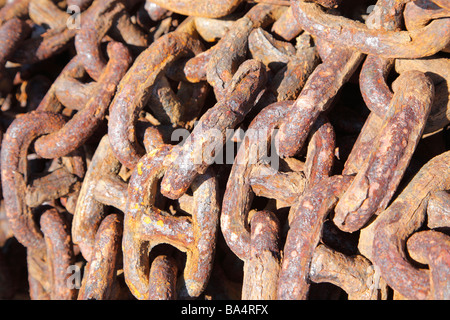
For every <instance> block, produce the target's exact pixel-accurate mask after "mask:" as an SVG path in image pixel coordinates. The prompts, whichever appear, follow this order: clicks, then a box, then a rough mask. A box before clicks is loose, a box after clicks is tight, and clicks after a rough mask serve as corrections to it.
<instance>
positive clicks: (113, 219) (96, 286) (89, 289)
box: [78, 213, 123, 300]
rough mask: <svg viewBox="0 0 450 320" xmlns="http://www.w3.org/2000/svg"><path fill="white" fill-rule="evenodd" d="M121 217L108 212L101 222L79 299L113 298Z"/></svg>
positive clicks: (119, 243)
mask: <svg viewBox="0 0 450 320" xmlns="http://www.w3.org/2000/svg"><path fill="white" fill-rule="evenodd" d="M122 228H123V217H122V216H121V215H119V214H114V213H113V214H110V215H108V216H106V217H105V218H104V219H103V221H102V222H101V224H100V226H99V228H98V231H97V234H96V235H95V244H94V248H93V256H92V259H91V260H90V261H89V262H88V264H87V266H86V269H85V270H86V272H87V274H86V275H85V276H84V277H85V281H84V282H83V286H82V287H81V288H80V292H79V294H78V299H79V300H108V299H111V298H114V296H113V292H114V285H117V270H118V265H119V261H120V260H119V259H120V258H121V250H120V248H121V243H122Z"/></svg>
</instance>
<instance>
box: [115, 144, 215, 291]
mask: <svg viewBox="0 0 450 320" xmlns="http://www.w3.org/2000/svg"><path fill="white" fill-rule="evenodd" d="M172 148H173V147H172V146H169V145H162V146H160V147H158V148H157V149H155V150H153V151H152V152H151V153H148V154H147V155H145V156H144V157H143V158H141V159H140V160H139V162H138V163H137V165H136V169H135V170H133V174H132V176H131V178H130V182H129V185H128V202H127V210H126V212H125V223H124V236H123V244H122V246H123V250H124V252H123V254H124V273H125V281H126V282H127V284H128V287H129V288H130V290H131V292H132V294H133V295H134V296H135V297H136V298H138V299H148V296H149V293H148V288H149V272H150V270H149V261H148V260H149V257H148V252H150V251H151V249H152V248H153V247H154V246H156V245H157V244H160V243H168V244H171V245H173V246H175V247H176V248H178V249H179V250H181V251H183V252H186V259H187V260H186V266H185V270H184V272H183V281H184V284H183V285H184V287H185V290H186V291H187V293H188V295H189V296H191V297H197V296H198V295H200V294H201V293H202V292H203V290H204V289H205V287H206V285H207V283H208V279H209V277H210V273H211V270H212V263H213V258H214V253H215V245H216V235H217V228H218V222H219V203H218V198H217V196H218V195H217V181H216V178H215V177H214V175H213V174H212V172H210V171H207V172H206V173H205V174H203V175H200V176H198V177H197V179H196V180H195V181H194V182H193V184H192V190H193V196H194V203H193V212H192V213H191V214H192V217H190V216H172V215H170V214H169V213H167V212H165V211H162V210H160V209H158V208H157V207H156V206H155V203H154V202H155V191H156V189H157V188H156V185H157V182H158V180H159V179H160V178H161V177H162V175H164V173H165V171H166V168H165V166H164V160H165V158H166V157H168V156H170V152H171V150H172Z"/></svg>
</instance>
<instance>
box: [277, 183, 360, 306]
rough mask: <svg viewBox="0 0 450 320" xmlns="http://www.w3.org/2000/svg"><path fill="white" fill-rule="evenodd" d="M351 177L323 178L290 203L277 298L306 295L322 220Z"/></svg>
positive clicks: (295, 298) (304, 297) (288, 298)
mask: <svg viewBox="0 0 450 320" xmlns="http://www.w3.org/2000/svg"><path fill="white" fill-rule="evenodd" d="M352 180H353V177H351V176H332V177H329V178H327V179H323V180H322V181H321V182H319V183H318V184H316V185H315V186H313V187H312V188H311V189H308V190H307V191H306V192H305V193H304V194H303V195H302V196H301V197H300V198H299V200H298V202H297V203H296V204H295V205H294V206H292V207H291V210H290V212H289V215H290V221H291V222H290V229H289V233H288V235H287V238H286V243H285V245H284V250H283V252H284V255H283V262H282V266H281V271H280V276H279V280H278V293H277V298H278V299H282V300H302V299H307V297H308V292H309V287H310V281H311V280H310V278H309V272H310V265H311V258H312V256H313V253H314V249H315V248H316V246H317V245H318V243H319V240H320V236H321V230H322V225H323V221H324V219H325V218H326V216H327V215H328V213H329V212H330V211H331V210H332V209H333V207H334V205H335V204H336V202H337V201H338V200H339V197H341V196H342V194H343V193H344V191H345V190H346V189H347V188H348V186H349V185H350V183H351V182H352Z"/></svg>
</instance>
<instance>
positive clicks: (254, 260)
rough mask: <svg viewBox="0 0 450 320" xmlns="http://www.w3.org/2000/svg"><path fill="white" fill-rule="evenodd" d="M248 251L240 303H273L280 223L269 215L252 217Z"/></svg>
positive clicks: (277, 265)
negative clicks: (269, 301) (260, 301)
mask: <svg viewBox="0 0 450 320" xmlns="http://www.w3.org/2000/svg"><path fill="white" fill-rule="evenodd" d="M250 225H251V232H250V233H251V236H250V242H251V248H250V254H249V258H248V259H247V260H246V261H245V263H244V280H243V284H242V299H243V300H275V299H276V293H277V281H278V273H279V271H280V261H281V253H280V242H279V233H280V222H279V221H278V219H277V217H276V216H275V215H274V214H273V213H272V212H270V211H259V212H257V213H255V214H254V215H253V217H252V219H251V221H250Z"/></svg>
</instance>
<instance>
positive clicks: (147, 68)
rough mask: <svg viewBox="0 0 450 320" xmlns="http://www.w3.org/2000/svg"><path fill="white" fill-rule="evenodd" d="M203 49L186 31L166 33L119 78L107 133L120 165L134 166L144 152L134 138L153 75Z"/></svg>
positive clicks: (153, 78)
mask: <svg viewBox="0 0 450 320" xmlns="http://www.w3.org/2000/svg"><path fill="white" fill-rule="evenodd" d="M202 51H203V50H202V45H201V43H200V42H199V41H198V40H195V39H194V38H192V37H191V36H190V35H189V34H187V33H183V32H172V33H169V34H167V35H165V36H163V37H161V38H159V39H158V40H157V41H155V42H153V44H152V45H151V46H150V47H148V48H147V49H146V50H145V51H144V52H142V54H140V55H139V56H138V57H137V58H136V60H135V62H134V63H133V65H132V66H131V68H130V69H129V70H128V72H127V73H126V74H125V76H124V77H123V78H122V80H121V81H120V83H119V86H118V88H117V93H116V95H115V96H114V99H113V101H112V102H111V106H110V120H109V125H108V135H109V137H110V139H111V142H112V143H111V146H112V148H113V151H114V153H115V154H116V156H117V158H118V159H119V160H120V162H121V163H122V164H123V165H125V166H126V167H128V168H130V169H132V168H134V167H135V165H136V163H137V162H138V161H139V159H140V158H141V157H142V155H143V154H144V150H143V148H142V146H141V145H139V143H138V141H136V136H135V122H136V120H137V117H138V115H139V112H140V111H141V110H142V108H143V107H144V105H145V103H146V101H147V99H148V97H149V94H150V88H151V86H152V85H153V84H154V83H155V80H156V78H157V77H158V76H159V75H160V74H161V73H162V72H163V71H164V70H165V68H166V67H167V66H168V65H169V64H170V63H172V62H174V61H176V60H177V59H179V58H182V57H186V56H189V55H192V56H194V55H196V54H199V53H200V52H202ZM136 83H139V86H137V85H136Z"/></svg>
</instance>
